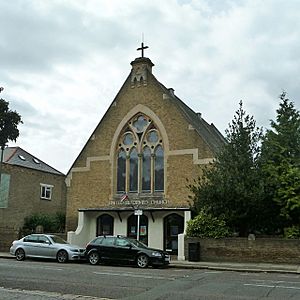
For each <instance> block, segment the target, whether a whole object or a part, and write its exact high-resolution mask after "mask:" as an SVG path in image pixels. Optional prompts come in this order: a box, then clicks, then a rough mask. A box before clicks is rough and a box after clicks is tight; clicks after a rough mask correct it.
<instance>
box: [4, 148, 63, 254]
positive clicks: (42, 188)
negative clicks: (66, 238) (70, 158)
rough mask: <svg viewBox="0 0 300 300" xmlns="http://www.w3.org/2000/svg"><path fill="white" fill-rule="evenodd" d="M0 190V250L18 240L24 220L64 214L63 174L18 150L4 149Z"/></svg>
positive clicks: (5, 248)
mask: <svg viewBox="0 0 300 300" xmlns="http://www.w3.org/2000/svg"><path fill="white" fill-rule="evenodd" d="M0 155H1V150H0ZM0 187H1V189H0V251H7V250H9V247H10V245H11V242H12V241H13V240H14V239H17V238H19V235H20V233H21V231H22V227H23V224H24V218H25V217H27V216H30V215H32V214H35V213H45V214H52V213H53V214H54V213H56V212H62V213H65V211H66V185H65V175H64V174H63V173H61V172H59V171H57V170H56V169H54V168H52V167H50V166H49V165H47V164H46V163H44V162H43V161H41V160H40V159H38V158H36V157H35V156H33V155H31V154H30V153H28V152H26V151H25V150H23V149H22V148H20V147H7V148H5V150H4V153H3V164H2V174H1V186H0Z"/></svg>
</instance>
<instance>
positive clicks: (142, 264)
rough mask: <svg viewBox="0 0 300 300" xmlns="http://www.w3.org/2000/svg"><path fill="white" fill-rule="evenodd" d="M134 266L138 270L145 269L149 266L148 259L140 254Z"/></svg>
mask: <svg viewBox="0 0 300 300" xmlns="http://www.w3.org/2000/svg"><path fill="white" fill-rule="evenodd" d="M136 264H137V266H138V267H139V268H147V267H148V264H149V258H148V256H147V255H145V254H141V255H139V256H138V258H137V260H136Z"/></svg>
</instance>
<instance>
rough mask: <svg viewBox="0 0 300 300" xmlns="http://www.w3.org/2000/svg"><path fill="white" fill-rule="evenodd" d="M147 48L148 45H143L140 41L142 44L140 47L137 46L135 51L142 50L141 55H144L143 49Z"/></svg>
mask: <svg viewBox="0 0 300 300" xmlns="http://www.w3.org/2000/svg"><path fill="white" fill-rule="evenodd" d="M147 48H149V47H148V46H144V42H142V45H141V47H140V48H137V49H136V50H137V51H140V50H141V51H142V57H144V49H147Z"/></svg>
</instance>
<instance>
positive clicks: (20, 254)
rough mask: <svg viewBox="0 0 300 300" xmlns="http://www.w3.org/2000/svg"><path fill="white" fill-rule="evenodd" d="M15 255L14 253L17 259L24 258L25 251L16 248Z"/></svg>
mask: <svg viewBox="0 0 300 300" xmlns="http://www.w3.org/2000/svg"><path fill="white" fill-rule="evenodd" d="M15 255H16V259H17V260H19V261H20V260H24V259H25V251H24V250H23V249H21V248H20V249H17V251H16V253H15Z"/></svg>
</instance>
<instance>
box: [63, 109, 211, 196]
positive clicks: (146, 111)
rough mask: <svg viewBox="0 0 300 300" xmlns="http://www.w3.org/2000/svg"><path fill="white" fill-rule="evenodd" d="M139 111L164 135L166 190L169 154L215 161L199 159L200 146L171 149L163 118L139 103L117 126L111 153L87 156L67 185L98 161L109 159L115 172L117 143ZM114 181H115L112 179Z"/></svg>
mask: <svg viewBox="0 0 300 300" xmlns="http://www.w3.org/2000/svg"><path fill="white" fill-rule="evenodd" d="M137 113H142V114H145V115H147V116H149V117H150V118H151V119H152V120H153V121H154V122H155V124H156V125H157V127H158V129H159V131H160V134H161V136H162V139H163V142H164V157H165V159H164V164H165V165H164V170H165V180H164V185H165V188H164V190H166V184H167V181H166V174H167V160H168V156H172V155H192V157H193V163H194V164H199V165H206V164H208V163H210V162H213V158H203V159H199V149H198V148H193V149H178V150H169V139H168V136H167V132H166V130H165V127H164V126H163V123H162V122H161V120H160V119H159V118H158V116H157V115H156V114H155V113H154V112H153V111H152V110H151V109H149V108H148V107H147V106H145V105H142V104H138V105H136V106H135V107H134V108H133V109H132V110H131V111H129V112H128V113H127V114H126V115H125V116H124V118H123V119H122V121H121V122H120V123H119V126H118V127H117V129H116V131H115V134H114V136H113V140H112V143H111V149H110V155H103V156H94V157H87V159H86V164H85V166H84V167H74V168H72V169H71V170H70V172H69V174H68V176H67V178H66V185H67V186H68V187H70V186H71V181H72V174H73V172H88V171H90V169H91V163H93V162H96V161H109V162H110V163H111V174H114V170H115V164H116V162H115V149H116V147H117V143H118V141H119V136H120V133H121V131H122V129H123V128H124V126H125V124H126V123H127V122H128V120H129V119H131V118H132V117H133V116H134V115H136V114H137ZM112 182H113V181H112ZM111 190H112V194H113V186H111Z"/></svg>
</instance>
